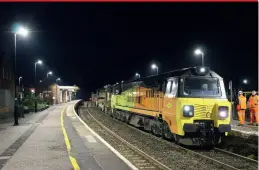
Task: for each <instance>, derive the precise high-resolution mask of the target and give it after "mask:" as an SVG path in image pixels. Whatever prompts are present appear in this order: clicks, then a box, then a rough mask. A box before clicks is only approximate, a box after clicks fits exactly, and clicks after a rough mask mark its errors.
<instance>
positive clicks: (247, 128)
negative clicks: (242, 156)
mask: <svg viewBox="0 0 259 170" xmlns="http://www.w3.org/2000/svg"><path fill="white" fill-rule="evenodd" d="M248 123H249V122H245V125H244V126H238V124H239V121H238V120H231V130H232V131H235V132H239V133H242V134H244V135H255V136H258V126H255V125H248Z"/></svg>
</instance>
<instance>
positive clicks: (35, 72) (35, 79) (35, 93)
mask: <svg viewBox="0 0 259 170" xmlns="http://www.w3.org/2000/svg"><path fill="white" fill-rule="evenodd" d="M37 64H40V65H41V64H42V61H41V60H38V61H37V62H35V66H34V69H35V70H34V82H35V85H34V86H35V92H34V95H35V104H34V106H35V109H34V111H35V113H36V112H37V109H38V108H37V90H36V89H37Z"/></svg>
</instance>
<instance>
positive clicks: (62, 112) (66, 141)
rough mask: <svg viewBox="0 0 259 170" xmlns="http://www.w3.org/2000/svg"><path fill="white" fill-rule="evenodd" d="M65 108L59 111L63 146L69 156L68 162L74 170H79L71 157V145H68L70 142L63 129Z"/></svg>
mask: <svg viewBox="0 0 259 170" xmlns="http://www.w3.org/2000/svg"><path fill="white" fill-rule="evenodd" d="M66 107H67V106H65V107H64V108H63V109H62V111H61V114H60V122H61V128H62V132H63V135H64V140H65V144H66V146H67V152H68V156H69V160H70V162H71V164H72V166H73V168H74V170H80V167H79V165H78V163H77V161H76V159H75V158H74V157H73V156H71V152H70V151H71V145H70V142H69V139H68V135H67V132H66V129H65V127H64V117H63V115H64V110H65V109H66Z"/></svg>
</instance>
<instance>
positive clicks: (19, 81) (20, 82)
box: [19, 77, 22, 87]
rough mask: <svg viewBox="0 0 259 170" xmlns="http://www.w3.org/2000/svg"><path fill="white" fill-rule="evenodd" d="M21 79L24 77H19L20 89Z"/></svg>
mask: <svg viewBox="0 0 259 170" xmlns="http://www.w3.org/2000/svg"><path fill="white" fill-rule="evenodd" d="M21 79H22V77H19V87H21Z"/></svg>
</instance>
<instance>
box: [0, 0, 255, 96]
mask: <svg viewBox="0 0 259 170" xmlns="http://www.w3.org/2000/svg"><path fill="white" fill-rule="evenodd" d="M257 10H258V5H257V3H247V4H246V3H241V4H239V3H231V4H228V3H224V4H223V3H216V4H215V3H208V4H205V3H181V4H180V3H161V4H160V3H121V4H120V3H34V4H29V3H22V4H18V3H5V4H1V6H0V15H1V17H0V18H1V19H0V29H1V33H2V34H5V36H4V37H5V38H9V40H7V39H6V41H10V39H11V40H13V39H12V38H13V36H12V35H11V34H10V33H9V35H6V34H8V33H7V32H8V31H10V30H11V26H12V24H14V23H21V24H24V25H25V26H27V27H28V28H29V29H31V30H32V32H31V33H30V35H29V36H28V37H27V38H21V37H19V39H18V41H17V45H18V46H17V64H18V72H19V75H22V76H23V77H24V82H23V83H24V85H25V86H30V84H32V83H33V76H34V72H33V69H34V62H35V60H36V59H37V58H40V59H42V60H43V62H44V66H43V67H41V68H40V67H38V68H39V69H38V77H39V79H44V78H45V77H46V73H47V71H48V70H52V71H53V72H54V75H55V76H57V77H61V79H62V80H63V81H62V83H61V84H64V85H74V84H76V85H78V86H80V87H81V88H82V91H81V96H80V97H86V96H87V95H89V94H90V93H91V92H92V91H95V90H96V89H97V88H100V87H102V86H104V85H106V84H114V83H116V82H120V81H122V80H124V81H125V80H129V79H132V78H134V75H135V73H136V72H138V73H140V75H141V76H142V77H144V76H148V75H151V74H155V71H154V70H152V69H151V67H150V65H151V63H153V62H154V63H156V64H157V65H158V67H159V72H164V71H170V70H174V69H179V68H184V67H189V66H195V65H201V58H199V57H197V56H194V54H193V50H194V49H195V48H196V47H201V48H202V49H203V50H204V53H205V64H206V65H207V66H209V67H210V68H211V69H213V70H214V71H216V72H217V73H218V74H220V75H221V76H222V77H223V78H225V79H226V81H228V80H230V79H232V80H235V81H241V79H242V78H248V80H249V83H250V84H249V85H248V86H247V87H244V89H245V88H250V89H251V88H256V89H257V86H258V82H257V78H258V17H257V15H258V11H257ZM1 42H3V40H2V41H1ZM11 48H13V47H11ZM55 78H56V77H53V78H52V79H53V81H55Z"/></svg>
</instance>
